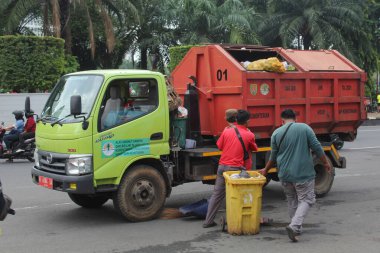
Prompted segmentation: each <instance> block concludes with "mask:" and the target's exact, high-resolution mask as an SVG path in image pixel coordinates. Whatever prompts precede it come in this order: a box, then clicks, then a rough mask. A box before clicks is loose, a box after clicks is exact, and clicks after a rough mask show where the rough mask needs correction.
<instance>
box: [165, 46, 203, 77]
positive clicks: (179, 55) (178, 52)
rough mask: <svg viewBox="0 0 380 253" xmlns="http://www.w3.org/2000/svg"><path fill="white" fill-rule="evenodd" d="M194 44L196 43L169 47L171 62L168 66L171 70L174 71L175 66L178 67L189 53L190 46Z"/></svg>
mask: <svg viewBox="0 0 380 253" xmlns="http://www.w3.org/2000/svg"><path fill="white" fill-rule="evenodd" d="M194 46H196V45H186V46H177V47H170V48H169V54H170V62H169V66H168V67H169V70H170V72H172V71H173V70H174V69H175V67H177V65H178V64H179V63H180V62H181V61H182V59H183V57H184V56H185V55H186V54H187V52H188V51H189V50H190V48H192V47H194Z"/></svg>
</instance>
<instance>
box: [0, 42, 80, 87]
mask: <svg viewBox="0 0 380 253" xmlns="http://www.w3.org/2000/svg"><path fill="white" fill-rule="evenodd" d="M66 66H67V68H66V69H67V70H68V69H73V68H74V67H75V64H74V63H73V59H70V57H69V63H68V64H67V65H66ZM64 71H65V54H64V41H63V40H62V39H57V38H53V37H35V36H1V37H0V88H3V89H5V90H14V91H16V92H20V91H27V92H34V91H36V90H42V91H43V90H47V89H51V88H52V87H53V85H54V84H55V83H56V82H57V80H58V78H59V77H60V76H61V74H62V73H63V72H64Z"/></svg>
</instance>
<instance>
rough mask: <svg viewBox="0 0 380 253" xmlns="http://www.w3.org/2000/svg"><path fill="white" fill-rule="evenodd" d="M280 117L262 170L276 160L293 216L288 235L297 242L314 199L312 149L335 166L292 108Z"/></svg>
mask: <svg viewBox="0 0 380 253" xmlns="http://www.w3.org/2000/svg"><path fill="white" fill-rule="evenodd" d="M281 119H282V123H283V126H282V127H279V128H278V129H276V130H275V131H274V133H273V135H272V137H271V150H272V151H271V156H270V158H269V161H268V163H267V164H266V166H265V168H264V169H262V170H260V172H261V173H262V174H263V175H266V174H267V172H268V170H269V169H270V168H272V167H273V166H274V165H275V164H277V168H278V177H279V178H280V181H281V184H282V187H283V189H284V192H285V195H286V198H287V202H288V211H289V216H290V219H291V223H290V224H289V225H288V226H287V227H286V231H287V233H288V236H289V238H290V239H291V240H292V241H293V242H297V241H298V237H299V235H300V234H301V232H302V222H303V220H304V218H305V217H306V215H307V213H308V211H309V209H310V207H311V206H312V205H313V204H314V203H315V193H314V180H315V170H314V164H313V157H312V155H311V152H310V150H312V151H314V153H315V154H316V155H317V157H319V158H320V159H321V160H322V162H323V165H324V167H325V169H326V170H327V171H328V172H329V173H331V169H332V168H331V165H330V163H329V162H328V161H327V158H326V156H325V153H324V152H323V149H322V146H321V144H320V143H319V141H318V139H317V137H316V136H315V133H314V132H313V130H312V129H311V128H310V127H309V126H308V125H306V124H304V123H295V121H296V114H295V113H294V111H293V110H291V109H286V110H285V111H283V112H282V113H281Z"/></svg>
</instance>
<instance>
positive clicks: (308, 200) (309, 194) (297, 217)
mask: <svg viewBox="0 0 380 253" xmlns="http://www.w3.org/2000/svg"><path fill="white" fill-rule="evenodd" d="M281 184H282V187H283V189H284V192H285V195H286V198H287V201H288V212H289V217H290V219H291V222H290V224H289V227H291V228H292V229H293V231H294V232H296V233H301V232H302V223H303V220H304V219H305V217H306V215H307V213H308V211H309V209H310V207H311V206H312V205H313V204H314V203H315V193H314V179H312V180H310V181H306V182H303V183H291V182H281Z"/></svg>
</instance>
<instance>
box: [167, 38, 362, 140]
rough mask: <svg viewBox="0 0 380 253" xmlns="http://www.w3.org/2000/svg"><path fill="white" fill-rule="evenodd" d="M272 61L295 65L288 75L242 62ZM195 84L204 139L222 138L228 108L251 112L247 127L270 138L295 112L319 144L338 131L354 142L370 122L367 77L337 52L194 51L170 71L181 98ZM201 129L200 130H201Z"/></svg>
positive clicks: (202, 48)
mask: <svg viewBox="0 0 380 253" xmlns="http://www.w3.org/2000/svg"><path fill="white" fill-rule="evenodd" d="M271 57H276V58H278V60H279V61H281V62H282V63H283V64H285V65H289V66H292V68H289V69H287V71H286V72H285V73H274V72H268V71H256V70H248V69H247V68H246V67H244V62H246V61H248V62H253V61H257V60H261V59H268V58H271ZM189 76H193V77H194V78H195V79H196V80H197V82H196V83H197V84H196V92H197V94H198V99H199V113H198V114H199V120H198V121H195V122H199V123H197V124H199V126H196V128H195V127H194V126H190V131H193V130H192V129H193V128H194V129H197V131H199V132H200V134H201V135H202V136H206V137H207V136H218V135H220V134H221V132H222V131H223V129H224V128H225V120H224V112H225V110H226V109H229V108H239V109H245V110H248V111H249V112H250V113H251V120H250V121H249V125H248V127H249V128H250V129H251V130H252V131H254V133H255V135H256V139H258V140H260V139H269V138H270V136H271V134H272V132H273V131H274V130H275V129H276V128H277V127H279V126H281V118H280V114H281V112H282V111H283V110H284V109H287V108H290V109H293V110H294V111H295V112H296V114H297V121H298V122H304V123H307V124H308V125H310V126H311V127H312V128H313V130H314V132H315V133H316V134H317V136H318V137H319V139H320V140H327V139H329V138H327V137H328V136H329V134H331V133H335V134H338V135H339V137H340V138H341V139H342V140H344V141H353V140H354V139H355V137H356V133H357V128H358V127H359V126H360V124H361V123H362V121H364V120H365V119H366V118H367V115H366V111H365V106H364V103H363V102H362V101H363V99H364V95H365V93H364V85H365V81H366V73H365V72H364V71H363V70H361V69H360V68H359V67H357V66H356V65H355V64H353V63H352V62H351V61H349V60H348V59H347V58H345V57H344V56H343V55H341V54H340V53H339V52H337V51H335V50H293V49H284V48H269V47H263V46H252V45H219V44H210V45H203V46H197V47H193V48H191V49H190V50H189V52H188V53H187V54H186V55H185V57H184V58H183V60H182V61H181V62H180V63H179V64H178V65H177V67H176V68H175V69H174V70H173V72H172V79H173V85H174V87H175V89H176V91H177V92H178V93H179V94H180V95H181V96H182V97H183V96H184V95H185V93H186V92H187V89H188V85H187V84H188V83H191V80H190V79H189ZM198 129H199V130H198Z"/></svg>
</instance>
